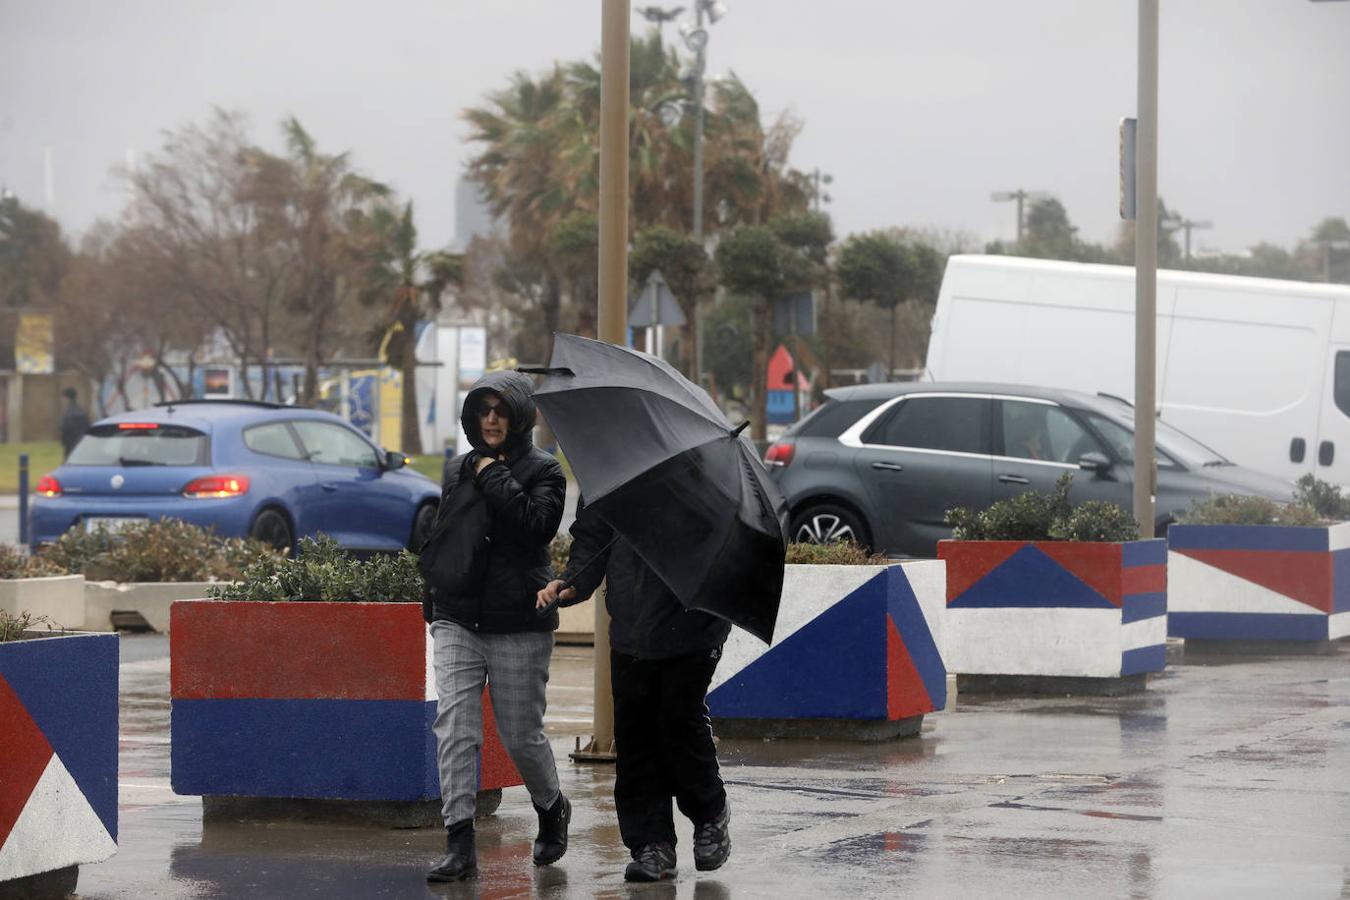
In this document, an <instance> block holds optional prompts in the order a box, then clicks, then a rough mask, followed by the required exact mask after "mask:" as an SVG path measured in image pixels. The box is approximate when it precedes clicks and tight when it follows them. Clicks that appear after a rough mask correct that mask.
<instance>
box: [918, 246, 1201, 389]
mask: <svg viewBox="0 0 1350 900" xmlns="http://www.w3.org/2000/svg"><path fill="white" fill-rule="evenodd" d="M1174 296H1175V288H1174V287H1173V286H1170V285H1165V284H1162V283H1160V284H1159V286H1158V357H1157V359H1158V383H1159V384H1160V385H1161V384H1162V376H1163V367H1164V364H1165V362H1166V360H1167V349H1168V346H1169V344H1170V341H1171V309H1172V305H1173V298H1174ZM928 370H929V373H930V375H931V377H932V378H933V379H934V380H941V381H1009V382H1015V383H1019V384H1031V385H1043V386H1048V387H1057V388H1066V389H1072V390H1078V391H1084V392H1086V393H1097V392H1099V391H1100V392H1106V393H1110V394H1115V395H1117V396H1120V397H1124V398H1126V399H1131V398H1132V397H1133V396H1134V277H1133V270H1131V269H1124V268H1121V267H1118V266H1115V267H1109V266H1079V265H1076V264H1072V263H1059V262H1053V261H1039V260H1038V261H1030V260H1021V259H1004V258H1000V257H960V256H953V257H952V258H951V259H950V260H949V261H948V263H947V273H946V275H945V277H944V278H943V282H942V292H941V295H940V297H939V300H938V309H937V312H936V314H935V316H934V330H933V341H932V342H931V343H930V351H929V359H928Z"/></svg>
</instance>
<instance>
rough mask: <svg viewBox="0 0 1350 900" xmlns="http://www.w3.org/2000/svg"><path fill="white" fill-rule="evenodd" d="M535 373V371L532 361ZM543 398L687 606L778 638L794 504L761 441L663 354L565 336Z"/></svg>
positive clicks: (572, 450)
mask: <svg viewBox="0 0 1350 900" xmlns="http://www.w3.org/2000/svg"><path fill="white" fill-rule="evenodd" d="M526 371H529V370H526ZM536 371H542V372H543V373H544V374H545V376H546V377H545V378H544V379H543V381H542V382H541V383H540V384H539V386H538V387H537V388H536V389H535V392H534V398H535V402H536V403H537V404H538V405H539V408H540V409H541V410H542V411H543V413H544V416H545V418H547V420H548V424H549V427H551V428H552V429H553V433H554V434H555V435H556V436H557V438H558V443H559V444H561V445H562V448H563V451H564V452H565V453H566V454H567V462H568V464H569V465H570V466H571V467H572V473H573V475H575V476H576V479H577V482H578V483H579V484H580V486H581V493H582V496H583V497H584V498H585V501H586V505H587V506H588V507H590V508H593V509H594V510H595V512H596V513H598V514H599V515H600V516H601V517H602V518H603V519H604V520H605V521H606V522H607V523H609V525H610V527H611V528H613V529H614V531H615V533H616V534H617V535H618V536H620V537H622V538H623V539H624V540H625V541H627V542H628V543H629V544H630V545H631V546H632V547H633V550H634V551H635V552H636V553H637V554H638V556H640V557H642V559H643V561H644V562H646V563H647V565H648V566H650V567H651V569H652V571H654V572H655V573H656V574H657V575H658V576H660V578H661V580H662V581H664V582H665V583H666V585H667V586H668V587H669V588H670V589H671V591H672V592H674V594H675V596H677V597H678V598H679V599H680V602H681V603H683V604H684V605H685V606H686V607H689V608H690V609H701V610H704V611H706V612H710V613H713V614H715V615H718V616H722V617H723V618H726V619H728V620H730V621H731V622H732V623H734V624H736V625H739V626H740V627H741V628H744V629H745V630H746V631H748V632H750V633H751V634H753V635H755V636H756V637H758V638H760V639H761V640H763V641H765V642H766V643H768V642H770V641H771V640H772V638H773V626H774V622H775V621H776V620H777V618H778V601H779V596H780V595H781V594H782V591H783V559H784V553H785V551H786V547H787V536H786V535H787V532H786V518H787V507H786V504H785V503H784V502H783V498H782V495H781V494H779V493H778V490H777V489H776V488H775V487H774V485H773V482H772V481H770V480H769V473H768V471H767V470H766V469H765V468H764V464H763V463H762V462H760V460H759V456H758V455H757V454H756V453H755V447H754V444H752V443H751V442H750V439H749V438H747V437H746V436H745V435H743V434H741V431H742V429H743V428H744V427H745V426H744V425H742V426H741V427H740V428H733V427H732V426H731V424H730V423H729V422H728V421H727V419H726V417H725V416H723V415H722V412H721V410H719V409H718V408H717V406H716V405H715V404H714V403H713V402H712V400H711V398H709V397H708V395H707V393H706V392H705V391H704V390H703V389H702V388H700V387H697V386H695V385H694V384H693V383H691V382H690V381H689V380H687V379H686V378H685V377H684V376H683V375H681V374H680V373H679V372H677V371H675V369H674V368H672V367H671V366H670V365H668V364H667V363H666V362H664V361H663V360H660V359H657V358H656V357H654V356H649V355H647V354H646V353H639V352H637V351H636V350H630V349H628V348H626V347H616V346H615V345H613V344H606V343H603V342H601V341H593V340H590V339H588V338H583V337H577V336H576V335H571V334H559V335H556V337H555V339H554V343H553V358H552V361H551V363H550V366H549V368H548V369H544V370H536Z"/></svg>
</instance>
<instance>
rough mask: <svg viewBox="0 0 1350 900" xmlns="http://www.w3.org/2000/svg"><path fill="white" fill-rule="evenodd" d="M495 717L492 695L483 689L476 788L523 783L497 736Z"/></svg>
mask: <svg viewBox="0 0 1350 900" xmlns="http://www.w3.org/2000/svg"><path fill="white" fill-rule="evenodd" d="M497 734H498V732H497V717H496V716H495V715H493V712H492V696H491V694H490V693H489V692H488V691H486V690H485V691H483V749H482V751H481V756H480V759H481V762H482V765H481V767H480V768H479V770H478V789H479V790H480V791H490V790H493V789H494V788H502V787H511V786H513V785H517V784H524V783H525V782H524V779H523V778H521V777H520V773H519V772H518V771H516V766H515V764H514V763H513V762H511V757H510V756H509V755H508V754H507V752H506V747H505V746H503V745H502V742H501V740H500V739H499V738H498V737H497Z"/></svg>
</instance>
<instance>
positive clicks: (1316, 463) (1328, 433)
mask: <svg viewBox="0 0 1350 900" xmlns="http://www.w3.org/2000/svg"><path fill="white" fill-rule="evenodd" d="M1326 373H1327V374H1326V380H1325V387H1324V389H1323V391H1322V402H1321V406H1322V410H1321V416H1320V417H1319V420H1318V426H1317V442H1316V444H1309V445H1308V450H1307V452H1308V458H1309V462H1311V463H1312V465H1311V467H1310V470H1311V471H1312V473H1313V474H1314V475H1316V476H1317V477H1318V478H1320V479H1321V480H1322V481H1330V482H1334V483H1336V484H1340V485H1344V486H1346V487H1350V344H1332V345H1331V347H1330V353H1329V354H1328V360H1327V366H1326Z"/></svg>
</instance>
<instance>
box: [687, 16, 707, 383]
mask: <svg viewBox="0 0 1350 900" xmlns="http://www.w3.org/2000/svg"><path fill="white" fill-rule="evenodd" d="M694 27H695V29H696V30H699V31H701V30H702V29H703V0H694ZM707 46H708V44H707V41H706V40H705V41H704V42H703V43H702V44H700V46H699V48H698V58H697V60H695V64H694V227H693V228H692V229H691V231H690V233H691V234H692V235H693V238H694V243H696V244H698V246H699V248H700V249H702V248H703V69H704V67H705V66H706V65H707V62H708V58H707V55H706V53H707ZM693 374H694V379H693V381H694V384H697V385H699V386H702V384H703V304H701V303H700V302H699V297H698V294H697V293H695V294H694V373H693Z"/></svg>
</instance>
